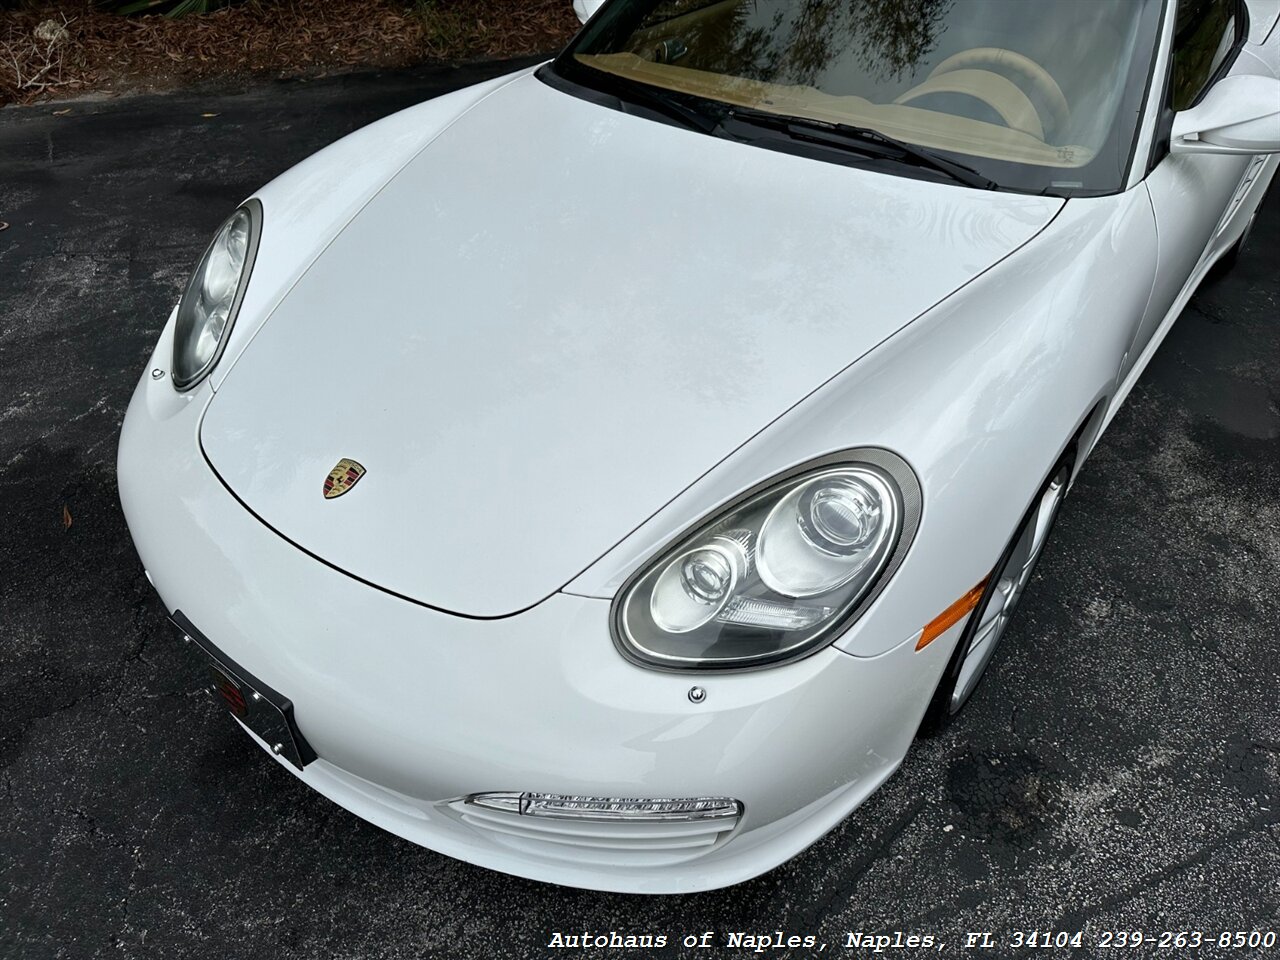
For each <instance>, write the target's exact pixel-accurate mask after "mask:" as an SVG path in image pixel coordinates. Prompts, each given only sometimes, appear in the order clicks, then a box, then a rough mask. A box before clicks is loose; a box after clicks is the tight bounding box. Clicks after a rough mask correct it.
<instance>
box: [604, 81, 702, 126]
mask: <svg viewBox="0 0 1280 960" xmlns="http://www.w3.org/2000/svg"><path fill="white" fill-rule="evenodd" d="M614 80H615V81H621V82H615V84H614V87H615V89H614V90H612V91H610V92H611V93H613V95H614V96H615V97H617V98H618V102H619V103H620V104H622V105H623V106H624V107H625V106H626V105H628V104H639V105H640V106H642V107H644V108H646V109H648V110H653V111H654V112H656V113H661V114H662V115H663V116H665V117H667V118H668V119H670V120H675V121H676V122H677V123H679V124H680V125H681V126H684V127H688V128H689V129H690V130H697V131H698V132H699V133H713V132H714V131H715V130H716V128H717V127H719V125H720V118H719V117H709V116H707V115H706V114H705V113H700V112H699V111H697V110H695V109H693V107H687V106H685V105H684V104H683V103H681V102H680V101H679V100H677V99H676V98H675V97H673V96H671V95H670V94H668V93H666V92H665V91H663V90H660V89H659V88H657V87H651V86H649V85H648V84H646V83H636V82H632V81H628V80H625V79H623V78H621V77H615V78H614Z"/></svg>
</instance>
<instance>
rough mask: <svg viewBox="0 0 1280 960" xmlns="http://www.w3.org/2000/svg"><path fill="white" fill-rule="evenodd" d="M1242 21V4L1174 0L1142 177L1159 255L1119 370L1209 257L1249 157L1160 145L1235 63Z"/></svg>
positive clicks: (1128, 364)
mask: <svg viewBox="0 0 1280 960" xmlns="http://www.w3.org/2000/svg"><path fill="white" fill-rule="evenodd" d="M1246 27H1247V17H1246V13H1245V7H1244V3H1243V2H1242V0H1177V12H1176V21H1175V25H1174V30H1173V50H1172V55H1171V57H1170V67H1169V71H1168V76H1167V77H1166V78H1165V83H1164V102H1163V108H1164V109H1163V114H1164V116H1163V119H1162V127H1163V137H1162V139H1163V140H1164V144H1163V145H1161V146H1158V147H1157V153H1156V162H1155V165H1154V167H1153V168H1152V169H1151V171H1150V173H1149V174H1148V176H1147V179H1146V188H1147V191H1148V192H1149V194H1150V197H1151V206H1152V209H1153V212H1154V214H1155V219H1156V231H1157V234H1158V237H1159V253H1158V260H1157V266H1156V279H1155V284H1154V286H1153V288H1152V291H1151V298H1150V301H1149V303H1148V305H1147V310H1146V313H1145V315H1144V316H1143V320H1142V323H1141V325H1140V326H1139V328H1138V331H1137V333H1136V335H1135V337H1134V341H1133V343H1132V344H1131V345H1130V347H1129V352H1128V353H1127V354H1126V356H1125V360H1124V363H1123V368H1122V370H1121V374H1122V376H1123V374H1125V373H1127V372H1128V370H1129V369H1130V368H1131V367H1132V365H1133V364H1134V363H1135V362H1136V360H1137V359H1138V358H1139V357H1140V356H1141V355H1142V352H1143V349H1144V348H1145V347H1146V346H1147V343H1148V342H1149V341H1150V340H1151V337H1152V336H1153V335H1154V334H1155V332H1156V330H1157V329H1158V328H1159V326H1160V324H1161V322H1162V321H1163V320H1164V319H1165V317H1166V316H1167V315H1168V313H1169V311H1170V310H1171V309H1172V308H1173V307H1174V305H1175V303H1176V302H1177V301H1178V298H1179V296H1180V295H1181V294H1182V292H1183V290H1184V288H1186V287H1187V285H1188V283H1189V281H1190V280H1191V279H1192V278H1193V277H1194V276H1196V275H1197V273H1198V268H1199V267H1200V266H1201V265H1202V263H1203V262H1204V261H1206V260H1207V259H1209V258H1210V257H1211V256H1213V254H1215V253H1216V252H1217V247H1216V246H1215V244H1214V241H1215V238H1217V237H1218V236H1220V235H1221V233H1222V232H1223V230H1222V228H1225V226H1226V225H1227V220H1228V212H1229V210H1230V209H1231V206H1232V200H1233V199H1234V197H1235V195H1236V193H1237V191H1238V190H1239V189H1240V187H1241V184H1242V182H1243V181H1244V179H1245V175H1246V173H1247V172H1248V171H1249V169H1250V168H1251V167H1252V166H1253V164H1254V163H1255V160H1256V158H1253V157H1247V156H1223V155H1217V154H1208V153H1195V154H1188V153H1179V154H1171V153H1169V151H1168V148H1167V142H1168V133H1169V129H1170V124H1171V120H1172V116H1173V113H1175V112H1177V111H1179V110H1185V109H1187V108H1189V107H1192V106H1194V105H1195V104H1196V103H1198V102H1199V100H1200V99H1201V98H1202V97H1203V96H1204V94H1205V92H1206V91H1207V90H1208V89H1209V87H1210V86H1212V85H1213V83H1214V82H1216V81H1217V80H1218V79H1220V78H1221V77H1223V76H1226V75H1228V74H1229V73H1230V72H1231V71H1232V69H1233V68H1234V67H1236V66H1237V65H1239V66H1240V68H1241V69H1244V70H1248V69H1251V68H1252V64H1253V59H1252V58H1249V59H1248V60H1247V61H1246V62H1244V63H1239V59H1240V58H1238V56H1237V55H1238V54H1239V52H1240V49H1241V47H1242V46H1243V44H1244V40H1245V30H1246Z"/></svg>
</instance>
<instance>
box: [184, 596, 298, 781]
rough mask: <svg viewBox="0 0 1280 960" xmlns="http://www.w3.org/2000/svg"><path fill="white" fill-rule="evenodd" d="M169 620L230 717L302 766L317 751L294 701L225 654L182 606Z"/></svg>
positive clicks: (287, 758) (275, 750) (209, 690)
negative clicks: (298, 720)
mask: <svg viewBox="0 0 1280 960" xmlns="http://www.w3.org/2000/svg"><path fill="white" fill-rule="evenodd" d="M169 623H170V624H171V625H172V626H173V628H174V630H175V631H177V634H178V639H179V641H180V642H181V643H182V645H183V646H184V647H186V648H188V649H189V650H190V651H191V656H192V658H193V659H194V660H195V661H196V662H197V663H198V664H199V665H200V667H201V671H202V679H203V681H204V685H205V690H207V691H208V693H209V695H210V696H212V697H213V699H214V700H215V701H217V702H218V703H219V704H221V705H222V707H223V708H224V709H226V710H227V712H229V713H230V714H231V715H232V716H233V717H235V718H236V719H237V720H239V721H240V722H241V723H243V724H244V725H245V726H246V727H248V728H249V729H250V730H252V731H253V732H254V733H256V734H257V735H258V736H259V737H261V738H262V739H263V740H264V741H265V742H266V743H267V745H268V746H269V747H270V748H271V752H272V753H274V754H276V755H277V756H279V757H281V758H283V759H285V760H287V761H288V762H289V763H290V764H292V765H293V766H294V767H296V768H297V769H299V770H301V769H303V768H304V767H306V765H307V764H308V763H310V762H311V761H312V760H314V759H316V752H315V750H313V749H312V748H311V745H310V744H309V743H307V741H306V739H305V738H304V737H303V736H302V734H301V732H299V730H298V725H297V723H296V722H295V721H294V718H293V701H292V700H290V699H289V698H288V697H286V696H284V695H283V694H281V693H279V692H278V691H276V690H274V689H273V688H271V687H270V686H268V685H267V684H265V683H263V682H262V681H261V680H259V679H258V678H257V677H255V676H254V675H253V674H251V673H249V672H248V671H247V670H245V669H244V668H243V667H241V666H240V665H239V664H238V663H236V662H235V661H234V660H232V659H231V658H230V657H228V656H227V655H226V654H225V653H223V652H222V651H221V650H219V649H218V648H217V647H216V646H214V645H213V643H211V642H210V641H209V639H208V638H207V637H206V636H205V635H204V634H202V633H201V632H200V631H199V630H197V629H196V626H195V624H193V623H192V622H191V621H190V620H189V619H187V617H186V616H184V615H183V613H182V611H181V610H175V611H174V612H173V616H171V617H170V618H169Z"/></svg>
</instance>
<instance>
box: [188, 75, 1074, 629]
mask: <svg viewBox="0 0 1280 960" xmlns="http://www.w3.org/2000/svg"><path fill="white" fill-rule="evenodd" d="M264 205H265V212H264V226H263V230H264V231H270V230H273V229H287V221H288V215H287V213H288V212H287V211H284V212H281V211H276V210H273V209H272V208H271V206H270V204H269V203H266V202H265V201H264ZM1060 206H1061V201H1059V200H1054V199H1049V198H1037V197H1026V196H1018V195H1013V194H1003V193H993V192H983V191H976V190H970V189H966V188H960V187H956V186H951V185H949V184H935V183H930V182H925V181H920V180H914V179H906V178H899V177H895V176H890V175H885V174H877V173H871V172H867V171H864V170H859V169H856V168H850V167H845V166H837V165H833V164H829V163H824V162H821V161H817V160H811V159H805V158H801V157H796V156H791V155H786V154H782V153H778V152H773V151H769V150H765V149H760V148H756V147H752V146H747V145H743V144H739V143H733V142H728V141H725V140H720V139H715V138H712V137H709V136H705V135H701V134H697V133H694V132H690V131H687V130H684V129H680V128H676V127H673V126H669V125H666V124H662V123H658V122H655V121H652V120H646V119H642V118H638V117H635V116H630V115H627V114H623V113H620V112H618V111H614V110H610V109H608V108H605V107H601V106H598V105H596V104H592V103H589V102H587V101H584V100H580V99H577V98H575V97H572V96H570V95H568V94H565V93H562V92H559V91H556V90H553V89H551V88H550V87H547V86H545V85H544V84H543V83H542V82H541V81H539V80H538V79H536V78H534V77H526V78H525V79H522V80H518V81H516V82H515V83H512V84H510V85H509V86H506V87H504V88H502V89H501V90H500V91H499V92H498V93H496V94H494V95H492V96H490V97H489V98H488V99H486V100H484V101H483V102H481V103H480V105H479V106H478V107H476V108H474V109H472V110H471V111H470V112H467V113H464V114H463V115H462V116H461V117H460V118H459V119H458V120H457V121H456V122H454V123H453V124H452V126H450V127H448V128H447V129H446V130H445V131H444V132H443V133H442V134H441V135H440V136H439V137H438V138H437V139H436V140H435V141H434V142H433V143H432V144H431V145H430V146H428V147H427V148H426V149H425V150H424V151H423V152H421V153H420V154H418V156H417V157H416V158H415V159H413V160H412V161H411V162H409V163H408V164H407V165H406V166H405V167H404V168H403V169H401V170H400V172H399V173H397V174H396V175H395V176H394V177H393V178H392V179H391V180H390V181H389V182H388V183H387V184H386V186H385V187H384V188H383V189H382V190H381V191H380V192H379V193H377V194H376V195H375V196H374V197H373V199H372V200H371V201H370V202H369V203H368V204H367V205H366V206H365V207H364V209H363V210H362V211H361V212H360V213H359V214H358V215H357V216H355V218H354V219H353V220H352V221H351V223H350V224H348V225H347V226H346V227H345V229H343V230H342V231H341V232H340V233H339V234H338V236H337V237H336V238H335V239H334V240H333V242H332V243H331V244H330V245H329V246H328V247H327V248H326V249H325V250H324V251H323V252H322V253H321V254H320V255H319V256H318V258H317V259H316V260H315V262H314V263H313V265H312V266H311V267H310V269H309V270H308V271H307V272H306V274H305V275H304V276H303V277H302V278H301V279H300V280H299V281H298V283H297V284H296V285H295V286H294V288H293V289H292V290H291V291H290V292H289V294H288V295H287V296H286V297H285V298H284V299H283V300H282V301H281V303H280V305H279V306H278V307H277V308H276V309H275V311H274V313H273V314H272V316H271V317H270V319H269V320H268V321H267V323H266V324H265V325H264V326H263V327H262V329H261V330H260V331H259V332H258V333H257V335H256V337H255V338H254V339H253V341H252V342H251V343H250V345H249V346H248V347H247V348H246V350H245V351H244V352H243V353H242V354H241V355H240V357H239V358H238V359H237V360H236V361H235V365H234V367H233V368H232V369H231V370H230V372H229V373H228V374H227V375H226V377H225V379H224V381H223V383H222V384H221V385H220V387H219V389H218V391H217V394H216V396H215V398H214V399H213V400H212V402H211V403H210V405H209V409H208V411H207V413H206V415H205V418H204V421H203V424H202V428H201V440H202V444H203V448H204V451H205V455H206V458H207V459H208V461H209V462H210V464H211V465H212V466H213V468H214V470H215V471H216V472H217V474H218V475H219V476H220V477H221V478H222V480H223V482H224V483H225V484H226V485H227V486H228V487H229V488H230V489H231V491H232V492H234V494H235V495H236V496H237V497H238V498H239V499H240V500H241V501H242V502H243V503H244V504H245V505H246V506H247V507H248V508H249V509H250V510H252V511H253V512H254V513H255V514H257V516H258V517H259V518H261V519H262V520H263V522H265V523H266V524H268V525H270V526H271V527H273V528H274V529H275V530H276V531H278V532H279V533H280V534H281V535H282V536H284V537H286V538H288V539H290V540H291V541H293V542H294V543H295V544H297V545H298V546H299V547H301V548H302V549H304V550H306V551H308V552H310V553H311V554H313V555H314V556H316V557H317V558H318V559H320V560H322V561H324V562H326V563H329V564H332V565H333V566H336V567H338V568H340V569H342V570H344V571H347V572H348V573H350V574H352V575H353V576H355V577H358V578H361V579H363V580H365V581H368V582H369V583H371V584H374V585H376V586H378V587H381V588H383V589H386V590H389V591H392V592H394V593H397V594H400V595H402V596H404V597H406V598H409V599H412V600H415V601H418V602H421V603H425V604H429V605H431V606H433V607H437V608H440V609H443V610H447V611H451V612H455V613H461V614H465V615H469V616H477V617H499V616H505V615H509V614H512V613H515V612H518V611H520V610H522V609H525V608H527V607H529V606H531V605H533V604H535V603H537V602H538V601H539V600H541V599H543V598H545V597H547V596H548V595H550V594H551V593H553V592H555V591H556V590H557V589H559V588H560V587H561V586H562V585H563V584H565V583H567V582H568V581H569V580H571V579H573V577H574V576H575V575H576V574H577V573H579V572H580V571H581V570H582V569H583V568H585V567H586V566H588V565H589V564H590V563H591V562H592V561H594V560H595V559H596V558H598V557H599V556H601V555H602V554H603V553H604V552H605V551H607V550H608V549H609V548H610V547H612V546H613V545H614V544H616V543H617V542H618V541H619V540H621V539H622V538H623V537H624V536H626V535H627V533H629V532H630V531H631V530H633V529H634V528H635V527H636V526H637V525H639V524H640V523H641V522H642V521H644V520H645V519H646V518H647V517H649V516H650V515H651V514H653V513H654V512H655V511H656V510H658V509H659V508H660V507H661V506H663V505H664V504H665V503H667V502H668V501H669V500H671V499H672V498H673V497H674V496H675V495H676V494H678V493H679V492H680V491H681V490H683V489H684V488H685V487H687V486H688V485H689V484H690V483H692V482H693V481H694V480H695V479H697V478H698V477H699V476H700V475H702V474H703V473H704V472H706V471H707V470H709V469H711V468H712V467H713V466H715V464H716V463H717V462H718V461H720V460H721V459H722V458H724V457H725V456H726V455H727V454H728V453H729V452H731V451H732V450H734V449H735V448H736V447H738V446H739V445H741V444H742V443H744V442H745V441H747V440H748V439H750V438H751V436H752V435H753V434H755V433H756V432H757V431H759V430H760V429H761V428H762V427H763V426H764V425H766V424H767V423H768V422H769V421H771V420H772V419H774V418H776V417H777V416H779V415H780V414H781V413H783V412H784V411H785V410H786V409H787V408H788V407H790V406H791V405H793V404H795V403H796V402H797V401H799V400H800V399H801V398H803V397H804V396H805V395H806V394H808V393H809V392H811V391H812V390H813V389H815V388H816V387H817V386H819V385H820V384H821V383H823V382H824V381H825V380H827V379H829V378H830V377H832V376H834V375H835V374H836V373H838V372H840V371H841V370H842V369H843V368H844V367H846V366H847V365H848V364H850V363H851V362H853V361H855V360H856V359H858V358H859V357H860V356H862V355H863V354H865V353H866V352H867V351H869V350H871V349H872V348H873V347H874V346H875V345H876V344H878V343H880V342H881V341H883V340H884V339H885V338H886V337H889V336H891V335H892V334H893V333H894V332H895V331H897V330H898V329H900V328H901V327H902V326H903V325H905V324H907V323H909V322H910V321H911V320H912V319H913V318H914V317H916V316H918V315H919V314H920V313H922V312H923V311H925V310H927V309H928V308H929V307H930V306H932V305H933V304H935V303H937V302H938V301H940V300H942V299H943V298H944V297H946V296H948V295H949V294H950V293H952V292H953V291H955V290H956V289H957V288H958V287H960V286H961V285H963V284H964V283H965V282H966V281H968V280H969V279H971V278H972V277H974V276H975V275H976V274H978V273H980V272H982V271H983V270H985V269H987V268H988V267H990V266H991V265H992V264H993V263H995V262H996V261H997V260H999V259H1001V258H1002V257H1004V256H1005V255H1007V254H1008V253H1009V252H1011V251H1012V250H1014V249H1015V248H1017V247H1019V246H1020V245H1022V244H1023V243H1025V242H1026V241H1027V240H1028V239H1029V238H1030V237H1032V236H1033V235H1034V234H1035V233H1036V232H1038V231H1039V230H1040V229H1041V228H1042V227H1043V226H1044V225H1045V224H1046V223H1048V221H1049V220H1050V219H1052V217H1053V215H1054V214H1055V213H1056V211H1057V210H1058V209H1059V207H1060ZM273 217H278V218H279V220H278V221H273ZM280 222H283V225H280ZM821 452H823V451H818V450H815V451H814V453H815V454H818V453H821ZM341 458H350V459H352V460H355V461H357V462H358V463H360V464H361V465H363V466H364V468H365V469H366V471H367V472H366V473H365V474H364V475H363V476H362V477H361V479H360V480H359V481H358V483H357V484H356V485H355V486H354V487H352V488H351V489H350V491H348V492H347V493H345V494H344V495H342V496H341V497H337V498H332V499H328V498H326V497H325V496H324V482H325V479H326V477H327V476H328V474H329V472H330V470H332V469H333V468H334V467H335V465H336V463H337V462H338V460H339V459H341Z"/></svg>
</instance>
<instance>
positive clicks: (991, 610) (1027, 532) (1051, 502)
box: [920, 446, 1075, 736]
mask: <svg viewBox="0 0 1280 960" xmlns="http://www.w3.org/2000/svg"><path fill="white" fill-rule="evenodd" d="M1074 463H1075V449H1074V446H1073V447H1072V449H1071V450H1069V451H1068V452H1067V453H1066V454H1064V455H1063V457H1062V459H1061V460H1059V461H1058V463H1057V465H1056V466H1055V467H1054V468H1053V471H1052V472H1051V473H1050V474H1049V477H1048V479H1046V480H1045V482H1044V483H1043V484H1042V485H1041V487H1040V489H1039V491H1038V492H1037V493H1036V496H1035V498H1034V499H1033V500H1032V501H1031V505H1030V506H1029V507H1028V508H1027V512H1026V513H1025V514H1023V516H1022V519H1021V520H1020V521H1019V523H1018V526H1017V528H1016V529H1015V530H1014V532H1013V536H1012V537H1011V538H1010V540H1009V543H1008V545H1007V546H1006V547H1005V548H1004V551H1003V552H1002V553H1001V554H1000V559H999V560H998V561H997V562H996V565H995V567H994V568H993V569H992V571H991V575H990V576H989V577H988V578H987V586H986V589H985V590H984V591H983V594H982V599H981V600H979V601H978V605H977V606H976V607H975V608H974V611H973V614H972V615H971V616H970V617H969V621H968V623H967V624H966V625H965V629H964V633H963V634H961V636H960V641H959V643H957V644H956V649H955V651H954V652H953V653H952V655H951V659H950V661H948V663H947V669H946V670H945V671H944V672H943V674H942V679H941V680H940V681H938V688H937V690H936V691H935V692H934V694H933V699H932V700H931V701H930V703H929V708H928V710H926V711H925V715H924V720H923V721H922V722H921V725H920V733H921V735H922V736H933V735H936V734H938V733H941V732H942V731H943V730H945V729H946V728H947V727H948V726H950V725H951V723H952V722H953V721H954V720H955V718H956V716H957V715H958V714H959V713H960V711H961V710H962V709H964V706H965V704H967V703H968V702H969V700H970V698H971V697H972V696H973V692H974V690H976V689H977V687H978V684H979V683H980V682H981V681H982V678H983V677H984V676H985V675H986V672H987V667H988V666H989V665H990V663H991V658H992V656H993V655H994V654H995V651H996V649H997V647H999V645H1000V641H1001V640H1002V639H1004V635H1005V633H1006V632H1007V631H1008V626H1009V622H1010V620H1011V619H1012V617H1013V615H1014V614H1015V613H1016V612H1017V608H1018V604H1019V602H1020V601H1021V600H1022V597H1023V595H1024V594H1025V592H1026V588H1027V585H1028V584H1029V583H1030V581H1031V577H1032V575H1033V574H1034V573H1035V569H1036V565H1037V564H1038V563H1039V561H1040V557H1041V556H1042V555H1043V553H1044V546H1045V544H1046V543H1047V542H1048V540H1049V535H1050V534H1051V533H1052V532H1053V525H1054V522H1055V521H1056V520H1057V518H1058V510H1059V509H1060V508H1061V506H1062V501H1063V499H1064V498H1065V496H1066V493H1067V485H1068V483H1069V482H1070V480H1071V469H1072V466H1073V464H1074ZM997 604H998V605H999V606H998V607H997V606H996V605H997Z"/></svg>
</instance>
